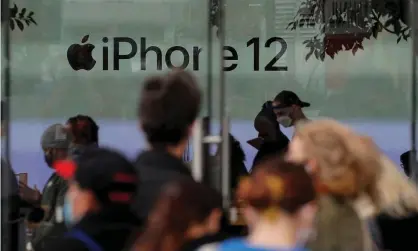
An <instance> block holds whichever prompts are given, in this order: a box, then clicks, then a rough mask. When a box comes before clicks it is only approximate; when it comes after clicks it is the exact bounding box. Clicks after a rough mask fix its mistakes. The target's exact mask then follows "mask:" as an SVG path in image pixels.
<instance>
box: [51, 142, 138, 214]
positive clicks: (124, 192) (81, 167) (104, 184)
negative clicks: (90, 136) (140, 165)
mask: <svg viewBox="0 0 418 251" xmlns="http://www.w3.org/2000/svg"><path fill="white" fill-rule="evenodd" d="M54 168H55V170H56V173H57V174H58V175H59V176H61V177H62V178H64V179H67V180H73V181H75V182H77V183H78V185H79V186H80V187H81V188H82V189H86V190H90V191H92V192H93V194H94V195H95V196H96V198H97V200H98V201H99V202H100V203H101V204H102V206H104V205H105V206H112V205H125V206H128V205H130V204H131V203H132V202H133V200H134V198H135V195H136V191H137V187H138V176H137V173H136V171H135V167H134V166H133V165H132V163H131V162H130V161H129V160H128V159H127V158H125V157H124V156H123V155H122V154H120V153H118V152H116V151H114V150H110V149H106V148H88V149H86V151H84V152H83V154H82V155H81V156H80V157H79V158H77V161H73V160H64V161H59V162H56V163H54Z"/></svg>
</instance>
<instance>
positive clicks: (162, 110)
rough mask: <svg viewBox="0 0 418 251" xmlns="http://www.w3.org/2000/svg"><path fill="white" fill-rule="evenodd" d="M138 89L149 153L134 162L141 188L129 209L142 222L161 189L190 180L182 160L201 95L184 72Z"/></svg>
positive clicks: (151, 81) (141, 155)
mask: <svg viewBox="0 0 418 251" xmlns="http://www.w3.org/2000/svg"><path fill="white" fill-rule="evenodd" d="M142 86H143V88H142V90H141V96H140V99H139V106H138V117H139V125H140V128H141V129H142V131H143V133H144V134H145V137H146V139H147V141H148V144H149V149H147V150H145V151H143V152H142V153H140V154H139V156H138V157H137V159H136V161H135V167H136V170H137V172H138V175H139V177H140V178H141V184H140V186H139V187H138V194H137V198H136V202H135V204H134V205H133V207H134V209H135V212H136V213H137V214H138V217H139V218H140V219H142V220H145V219H146V218H147V217H148V213H149V212H150V210H151V208H152V206H153V205H154V203H155V201H156V198H157V197H158V195H159V193H160V189H161V187H162V186H164V185H165V184H166V183H168V182H171V181H177V180H181V179H193V178H192V174H191V172H190V170H189V168H188V166H187V165H186V164H185V163H184V162H183V160H182V156H183V153H184V151H185V149H186V146H187V141H188V138H189V136H190V134H191V133H192V127H193V124H194V122H195V120H196V118H197V116H198V114H199V111H200V106H201V92H200V89H199V86H198V84H197V82H196V80H195V79H194V77H193V76H192V75H191V74H189V73H187V72H185V71H173V72H170V73H167V74H165V75H160V76H155V77H151V78H149V79H147V80H146V81H145V82H144V83H143V85H142Z"/></svg>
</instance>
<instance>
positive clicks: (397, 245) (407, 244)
mask: <svg viewBox="0 0 418 251" xmlns="http://www.w3.org/2000/svg"><path fill="white" fill-rule="evenodd" d="M411 155H412V151H408V152H405V153H403V154H402V155H401V158H400V159H401V163H402V168H403V169H404V171H405V174H406V175H407V176H408V177H410V175H411V174H412V173H411V169H412V168H413V167H411V164H412V165H413V164H416V161H415V160H413V162H412V163H410V157H411ZM387 189H390V187H388V188H387ZM377 223H378V226H379V230H380V234H381V237H382V242H383V243H382V247H383V249H384V250H391V251H402V250H418V242H417V240H416V236H417V233H418V213H416V212H412V213H410V214H409V215H407V216H405V217H402V218H397V217H391V216H389V215H386V214H383V215H380V216H379V217H378V218H377Z"/></svg>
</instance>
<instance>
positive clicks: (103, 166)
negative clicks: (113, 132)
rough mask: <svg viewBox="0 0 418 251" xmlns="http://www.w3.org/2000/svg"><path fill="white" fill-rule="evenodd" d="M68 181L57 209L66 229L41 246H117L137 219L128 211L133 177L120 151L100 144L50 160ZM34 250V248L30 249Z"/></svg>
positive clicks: (51, 250) (98, 250)
mask: <svg viewBox="0 0 418 251" xmlns="http://www.w3.org/2000/svg"><path fill="white" fill-rule="evenodd" d="M55 169H56V170H57V173H58V175H60V176H61V177H62V178H64V179H66V180H69V188H68V192H67V194H66V201H65V205H64V208H63V214H64V222H65V223H66V225H67V226H68V227H69V230H68V232H67V233H65V234H63V235H62V236H60V237H59V238H57V239H56V240H55V241H54V242H50V243H49V244H48V245H47V246H46V247H45V248H44V249H42V250H44V251H57V250H59V251H67V250H68V251H116V250H118V251H122V250H125V248H128V247H129V245H130V243H129V241H130V240H131V238H133V235H134V234H135V233H136V231H137V229H138V226H139V225H140V224H139V221H138V220H137V218H136V217H135V215H134V213H133V212H132V211H131V203H132V201H133V200H134V198H135V193H136V190H137V186H138V177H137V174H136V171H135V167H134V166H133V165H132V163H131V162H130V161H129V160H128V159H126V158H125V157H124V156H123V155H121V154H119V153H117V152H115V151H113V150H110V149H104V148H89V149H86V150H85V152H84V153H83V155H81V156H80V158H78V159H77V160H65V161H61V162H58V163H56V164H55ZM35 251H37V250H35Z"/></svg>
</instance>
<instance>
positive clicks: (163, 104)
mask: <svg viewBox="0 0 418 251" xmlns="http://www.w3.org/2000/svg"><path fill="white" fill-rule="evenodd" d="M200 103H201V92H200V88H199V86H198V84H197V82H196V80H195V78H194V76H193V75H192V74H190V73H188V72H185V71H181V70H176V71H173V72H169V73H167V74H164V75H159V76H154V77H151V78H149V79H147V80H145V82H144V83H143V88H142V91H141V94H140V99H139V105H138V117H139V120H140V123H141V127H142V130H143V131H144V133H145V135H146V137H147V140H148V142H149V143H150V144H151V145H153V146H156V145H159V146H167V145H177V144H178V143H180V141H182V140H183V139H184V138H186V137H187V136H188V133H189V132H188V130H189V128H190V126H191V125H192V124H193V122H194V121H195V120H196V117H197V116H198V114H199V111H200V105H201V104H200Z"/></svg>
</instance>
